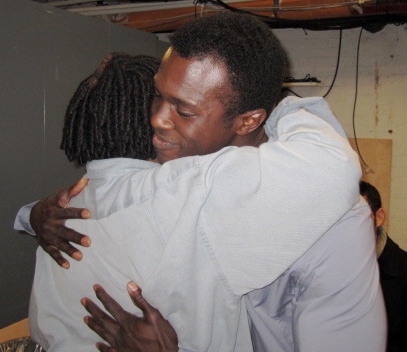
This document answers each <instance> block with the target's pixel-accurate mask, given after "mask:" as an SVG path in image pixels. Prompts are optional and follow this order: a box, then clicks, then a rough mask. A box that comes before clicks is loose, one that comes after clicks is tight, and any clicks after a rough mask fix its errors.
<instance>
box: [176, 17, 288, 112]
mask: <svg viewBox="0 0 407 352" xmlns="http://www.w3.org/2000/svg"><path fill="white" fill-rule="evenodd" d="M170 42H171V46H172V47H173V48H174V50H175V52H176V53H177V54H178V55H180V56H181V57H183V58H186V59H188V58H198V59H203V58H204V57H208V56H212V57H214V58H215V59H218V60H221V61H222V62H223V63H224V64H225V65H226V67H227V69H228V70H229V81H230V84H231V87H232V89H233V90H234V92H235V93H236V95H235V96H234V97H233V96H232V97H228V98H229V99H228V101H226V106H227V112H226V114H225V115H226V116H225V119H226V120H227V119H233V118H234V117H236V116H237V115H239V114H242V113H245V112H247V111H251V110H255V109H259V108H263V109H265V111H266V113H267V115H269V114H270V113H271V111H272V109H273V107H274V106H275V105H276V104H277V102H278V100H279V99H280V97H281V91H282V83H283V78H284V75H285V70H286V61H287V60H286V55H285V52H284V50H283V48H282V46H281V45H280V43H279V41H278V39H277V38H276V37H275V35H274V34H273V32H272V31H271V29H270V28H269V27H268V26H267V25H266V24H265V23H264V22H262V21H261V20H260V19H258V18H256V17H255V16H251V15H246V14H241V13H235V12H231V11H227V12H221V13H219V14H216V15H213V16H210V17H201V18H198V19H196V20H193V21H191V22H188V23H187V24H185V25H183V26H181V27H180V28H178V29H177V30H176V31H175V32H174V33H173V35H172V36H171V37H170Z"/></svg>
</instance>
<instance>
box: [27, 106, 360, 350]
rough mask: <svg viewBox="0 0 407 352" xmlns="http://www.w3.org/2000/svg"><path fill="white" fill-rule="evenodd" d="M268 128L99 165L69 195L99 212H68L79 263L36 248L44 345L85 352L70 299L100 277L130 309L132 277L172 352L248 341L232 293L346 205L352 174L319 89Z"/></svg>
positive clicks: (315, 234)
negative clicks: (224, 144) (87, 243)
mask: <svg viewBox="0 0 407 352" xmlns="http://www.w3.org/2000/svg"><path fill="white" fill-rule="evenodd" d="M266 132H267V133H268V135H269V138H270V140H269V142H268V143H264V144H263V145H261V146H260V147H259V148H253V147H242V148H235V147H229V148H225V149H222V150H221V151H219V152H217V153H214V154H211V155H206V156H195V157H189V158H182V159H178V160H174V161H171V162H168V163H165V164H164V165H162V166H157V167H151V166H152V165H148V166H147V169H144V170H140V165H137V166H135V167H134V170H131V168H128V169H126V168H122V169H124V172H123V170H121V171H119V173H120V177H117V175H111V173H110V172H106V174H103V169H104V166H102V167H101V169H102V174H101V178H100V179H98V178H95V179H93V178H92V179H91V181H90V183H89V185H88V187H87V188H86V189H85V191H84V192H83V193H81V194H80V195H79V196H78V197H77V198H76V199H73V200H72V202H71V205H72V206H81V207H86V208H88V209H90V210H91V211H92V212H95V211H96V218H101V219H100V220H98V221H96V220H87V221H81V220H70V221H68V222H67V224H68V225H69V226H70V227H73V228H75V229H76V230H77V231H79V232H82V233H86V234H88V235H90V236H91V238H92V246H91V247H90V248H84V249H83V252H84V258H83V260H82V262H78V263H74V262H72V263H71V268H70V269H69V270H65V269H61V268H60V267H58V266H57V264H55V263H54V262H53V260H52V259H51V258H50V257H48V255H47V254H45V253H44V252H43V251H42V249H39V250H38V254H37V267H36V275H35V279H34V287H33V293H32V301H31V306H30V324H31V332H32V334H33V337H34V339H35V340H36V341H37V342H39V343H41V344H42V345H43V346H44V347H45V348H46V349H47V351H48V352H51V351H54V350H55V351H73V350H80V351H88V350H89V351H91V350H92V351H93V350H94V349H95V348H94V343H95V342H96V341H99V340H100V338H99V337H98V336H97V335H96V334H94V333H93V332H92V331H91V330H90V329H88V328H87V327H86V326H84V325H83V322H82V318H83V316H84V315H85V314H86V312H85V310H84V309H83V308H82V307H81V306H80V304H79V299H80V298H81V297H83V296H88V297H90V298H94V296H93V294H92V285H93V284H94V283H100V284H102V285H103V286H104V287H105V288H106V289H107V291H108V292H109V293H110V294H111V295H112V296H113V297H114V298H115V299H117V300H118V301H119V302H120V304H121V305H122V306H123V308H124V309H126V310H128V311H137V309H136V308H135V307H134V306H133V304H132V303H131V301H130V298H129V297H128V295H127V292H126V290H125V286H126V283H127V282H128V281H129V280H135V281H136V282H137V283H138V284H139V285H140V286H141V287H142V288H143V294H144V296H145V297H146V299H147V300H149V301H150V303H151V304H152V305H153V306H156V307H157V308H158V309H159V310H160V311H161V313H162V314H163V315H164V316H165V317H166V318H167V319H168V320H169V321H170V323H171V324H172V325H173V326H174V328H175V330H176V331H177V334H178V339H179V344H180V349H181V350H183V351H222V352H227V351H245V352H246V351H250V350H251V342H250V335H249V330H248V326H247V316H246V307H245V303H244V300H242V299H241V295H242V294H245V293H247V292H249V291H251V290H253V289H257V288H260V287H263V286H265V285H268V284H270V283H271V282H273V281H274V280H275V279H276V278H278V277H279V276H280V275H281V274H282V273H283V272H284V271H285V270H286V269H287V268H289V267H290V266H291V265H292V264H293V263H294V262H295V261H296V260H297V259H298V258H299V257H301V256H302V255H303V254H304V253H305V252H306V250H307V249H309V248H310V247H311V246H312V245H313V244H314V243H315V241H316V240H317V239H318V238H320V237H321V236H322V235H323V234H324V233H325V232H327V230H328V229H329V228H331V227H332V226H333V225H334V224H335V223H336V222H337V221H338V220H339V219H340V218H341V217H342V216H343V215H344V214H345V213H346V212H348V211H349V210H350V209H351V208H352V207H353V206H354V204H355V203H356V202H357V201H358V199H359V196H358V194H359V178H360V174H361V173H360V166H359V161H358V158H357V155H356V154H355V153H354V151H353V150H352V149H351V147H350V146H349V143H348V141H347V138H346V135H345V133H344V132H343V130H342V128H341V126H340V125H339V123H338V122H337V120H336V119H335V117H334V116H333V115H332V113H331V112H330V110H329V108H328V106H327V104H326V102H325V101H324V100H323V99H321V98H306V99H296V98H287V99H285V100H284V101H283V102H282V103H281V104H280V105H279V106H278V107H277V108H276V109H275V110H274V111H273V113H272V115H271V116H270V118H269V120H268V121H267V125H266ZM110 162H112V163H113V162H115V161H113V160H110V161H109V160H105V161H94V162H91V163H90V164H89V167H90V170H91V169H92V164H101V163H106V164H105V165H106V167H107V168H106V170H107V169H110V167H111V166H109V165H112V164H111V163H110ZM128 162H129V160H126V162H125V163H126V164H127V163H128ZM120 163H121V162H120V161H119V163H117V160H116V162H115V167H114V169H115V168H116V167H117V168H118V169H120V166H119V164H120ZM101 165H102V164H101ZM112 190H115V191H114V192H113V191H112ZM117 190H119V192H117ZM96 204H97V206H96ZM113 204H114V205H113ZM112 205H113V206H112Z"/></svg>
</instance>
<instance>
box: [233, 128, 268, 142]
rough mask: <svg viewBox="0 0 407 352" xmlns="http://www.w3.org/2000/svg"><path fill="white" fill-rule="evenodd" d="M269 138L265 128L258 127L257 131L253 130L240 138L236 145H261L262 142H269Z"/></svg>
mask: <svg viewBox="0 0 407 352" xmlns="http://www.w3.org/2000/svg"><path fill="white" fill-rule="evenodd" d="M268 139H269V138H268V137H267V135H266V132H265V131H264V128H263V127H261V128H258V129H257V130H256V131H253V132H252V133H249V134H247V135H245V136H242V137H241V138H240V140H239V141H238V142H237V143H235V144H234V145H236V146H237V147H243V146H250V147H259V146H260V145H261V144H263V143H265V142H267V141H268Z"/></svg>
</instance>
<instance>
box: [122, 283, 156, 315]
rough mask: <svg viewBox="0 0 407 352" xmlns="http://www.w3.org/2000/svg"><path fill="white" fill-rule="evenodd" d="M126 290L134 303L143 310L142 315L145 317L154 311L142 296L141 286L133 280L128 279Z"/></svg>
mask: <svg viewBox="0 0 407 352" xmlns="http://www.w3.org/2000/svg"><path fill="white" fill-rule="evenodd" d="M127 291H128V292H129V295H130V297H131V300H132V301H133V303H134V305H135V306H136V307H138V308H140V310H141V311H142V312H143V314H144V317H146V318H147V317H148V315H149V314H150V313H151V312H153V311H155V308H154V307H152V306H151V305H150V304H149V303H148V302H147V300H146V299H145V298H144V297H143V295H142V290H141V288H140V287H139V286H138V285H137V284H136V283H135V282H134V281H130V282H129V283H128V284H127Z"/></svg>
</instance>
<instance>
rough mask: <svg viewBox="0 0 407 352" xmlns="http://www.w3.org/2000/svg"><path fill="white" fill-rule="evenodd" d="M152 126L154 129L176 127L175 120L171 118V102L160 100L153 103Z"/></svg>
mask: <svg viewBox="0 0 407 352" xmlns="http://www.w3.org/2000/svg"><path fill="white" fill-rule="evenodd" d="M151 126H153V128H154V129H161V130H172V129H174V122H173V120H172V118H171V106H169V104H165V103H163V102H158V101H155V102H154V103H153V108H152V114H151Z"/></svg>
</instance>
